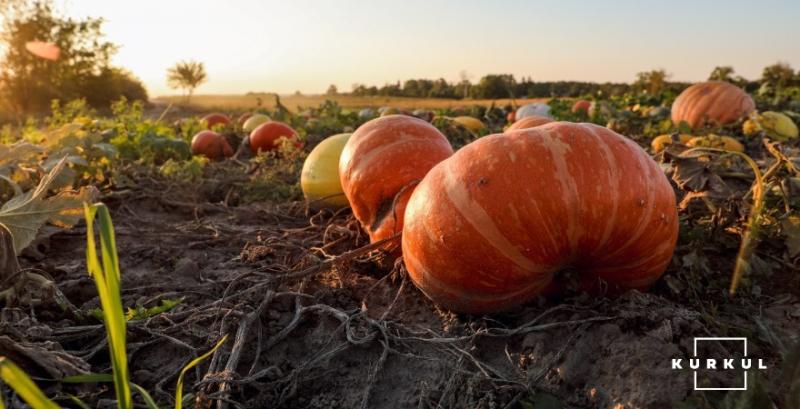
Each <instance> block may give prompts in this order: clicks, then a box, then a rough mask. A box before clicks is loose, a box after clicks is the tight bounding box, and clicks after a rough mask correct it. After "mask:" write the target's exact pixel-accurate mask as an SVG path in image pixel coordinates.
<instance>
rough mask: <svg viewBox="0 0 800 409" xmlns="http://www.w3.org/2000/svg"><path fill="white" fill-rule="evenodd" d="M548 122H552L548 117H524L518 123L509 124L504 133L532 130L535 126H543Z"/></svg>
mask: <svg viewBox="0 0 800 409" xmlns="http://www.w3.org/2000/svg"><path fill="white" fill-rule="evenodd" d="M550 122H553V120H552V119H550V118H548V117H544V116H538V115H531V116H526V117H525V118H521V119H520V120H519V121H517V122H514V123H513V124H511V126H509V127H508V129H506V131H514V130H517V129H528V128H533V127H535V126H539V125H544V124H547V123H550Z"/></svg>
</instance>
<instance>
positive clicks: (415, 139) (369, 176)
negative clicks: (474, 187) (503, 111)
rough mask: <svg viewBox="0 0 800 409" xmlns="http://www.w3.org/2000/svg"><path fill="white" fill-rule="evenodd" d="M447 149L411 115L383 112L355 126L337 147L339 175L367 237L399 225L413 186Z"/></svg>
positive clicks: (383, 235)
mask: <svg viewBox="0 0 800 409" xmlns="http://www.w3.org/2000/svg"><path fill="white" fill-rule="evenodd" d="M452 154H453V148H452V147H451V146H450V142H449V141H448V140H447V137H445V136H444V135H443V134H442V133H441V132H439V130H438V129H436V128H435V127H434V126H433V125H431V124H429V123H428V122H425V121H423V120H421V119H419V118H414V117H412V116H406V115H388V116H383V117H380V118H376V119H373V120H371V121H368V122H366V123H365V124H363V125H361V126H360V127H359V128H358V129H356V131H355V132H354V133H353V135H352V136H351V137H350V139H349V140H348V141H347V144H346V145H345V146H344V149H343V150H342V155H341V156H340V159H339V179H340V181H341V183H342V189H343V190H344V193H345V196H346V197H347V200H348V201H349V202H350V207H352V209H353V214H354V215H355V217H356V219H358V221H359V222H360V223H361V225H362V226H363V227H364V230H366V231H367V233H368V234H369V237H370V240H371V241H372V242H373V243H374V242H376V241H380V240H383V239H386V238H389V237H392V236H393V235H395V234H396V233H398V232H400V231H401V230H402V228H403V214H404V212H405V207H406V203H407V202H408V198H409V197H410V196H411V193H412V192H413V191H414V186H415V185H416V183H418V182H419V181H420V180H422V178H423V177H424V176H425V174H426V173H428V171H429V170H430V169H431V168H432V167H433V166H434V165H436V164H437V163H439V162H441V161H442V160H444V159H446V158H448V157H450V155H452ZM399 193H400V195H399V196H398V194H399Z"/></svg>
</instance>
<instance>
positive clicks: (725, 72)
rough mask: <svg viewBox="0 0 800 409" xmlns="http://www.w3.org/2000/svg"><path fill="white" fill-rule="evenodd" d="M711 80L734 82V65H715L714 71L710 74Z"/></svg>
mask: <svg viewBox="0 0 800 409" xmlns="http://www.w3.org/2000/svg"><path fill="white" fill-rule="evenodd" d="M708 79H709V80H711V81H727V82H734V78H733V67H731V66H729V65H726V66H722V67H715V68H714V71H711V74H710V75H709V76H708Z"/></svg>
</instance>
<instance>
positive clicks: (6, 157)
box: [0, 142, 44, 168]
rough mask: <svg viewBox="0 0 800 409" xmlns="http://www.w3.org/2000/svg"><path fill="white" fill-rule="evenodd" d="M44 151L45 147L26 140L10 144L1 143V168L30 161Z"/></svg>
mask: <svg viewBox="0 0 800 409" xmlns="http://www.w3.org/2000/svg"><path fill="white" fill-rule="evenodd" d="M42 152H44V149H42V148H40V147H38V146H36V145H33V144H30V143H26V142H17V143H15V144H13V145H10V146H6V145H0V168H4V167H7V166H13V165H15V164H17V163H20V162H25V161H28V160H29V159H33V158H35V157H36V156H37V155H39V154H41V153H42Z"/></svg>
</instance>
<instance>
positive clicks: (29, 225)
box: [0, 159, 98, 254]
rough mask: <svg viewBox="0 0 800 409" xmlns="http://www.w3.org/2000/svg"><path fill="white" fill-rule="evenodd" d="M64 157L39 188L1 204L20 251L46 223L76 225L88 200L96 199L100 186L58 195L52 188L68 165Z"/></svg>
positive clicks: (0, 214)
mask: <svg viewBox="0 0 800 409" xmlns="http://www.w3.org/2000/svg"><path fill="white" fill-rule="evenodd" d="M65 164H66V162H65V160H63V159H62V161H61V162H59V163H58V164H57V165H56V166H55V167H54V168H53V169H52V170H51V171H50V173H48V174H47V175H46V176H45V177H44V178H42V180H41V181H40V182H39V185H38V186H37V187H36V189H34V190H32V191H29V192H27V193H24V194H22V195H18V196H15V197H14V198H12V199H11V200H9V201H8V202H6V203H5V204H4V205H3V207H1V208H0V224H2V225H4V226H5V227H6V228H7V229H8V230H9V232H11V236H12V237H13V238H14V249H15V250H16V252H17V254H19V253H20V252H21V251H22V250H23V249H24V248H25V247H27V246H28V245H29V244H30V243H31V242H32V241H33V240H34V239H35V238H36V233H37V232H38V231H39V229H40V228H41V227H42V226H43V225H44V224H45V223H50V224H53V225H56V226H59V227H72V226H74V225H75V224H76V223H77V222H78V221H79V220H80V217H81V207H82V206H83V203H85V202H93V201H94V200H95V198H96V197H97V194H98V192H97V189H95V188H93V187H87V188H84V189H81V190H80V191H77V192H69V191H62V192H60V193H57V194H55V195H52V196H51V195H50V194H49V192H50V190H51V189H52V188H53V185H54V184H55V183H54V182H55V181H56V180H57V179H58V178H59V175H61V173H62V172H63V171H64V169H65Z"/></svg>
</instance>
